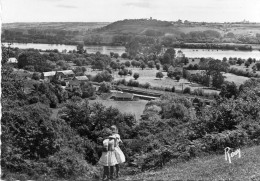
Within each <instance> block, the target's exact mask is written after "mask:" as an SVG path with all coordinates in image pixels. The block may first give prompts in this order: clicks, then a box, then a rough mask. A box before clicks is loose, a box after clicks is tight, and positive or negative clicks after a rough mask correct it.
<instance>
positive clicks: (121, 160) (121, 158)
mask: <svg viewBox="0 0 260 181" xmlns="http://www.w3.org/2000/svg"><path fill="white" fill-rule="evenodd" d="M111 130H112V135H113V136H114V137H115V154H116V160H117V164H116V165H115V166H116V177H117V178H118V176H119V175H118V174H119V164H120V163H124V162H125V155H124V153H123V152H122V150H121V149H120V147H119V143H122V140H121V138H120V135H119V134H118V129H117V127H116V126H115V125H113V126H111Z"/></svg>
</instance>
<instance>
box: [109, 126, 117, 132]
mask: <svg viewBox="0 0 260 181" xmlns="http://www.w3.org/2000/svg"><path fill="white" fill-rule="evenodd" d="M110 129H111V130H112V133H118V129H117V127H116V125H112V126H111V127H110Z"/></svg>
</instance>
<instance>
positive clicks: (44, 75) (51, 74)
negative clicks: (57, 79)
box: [42, 71, 56, 81]
mask: <svg viewBox="0 0 260 181" xmlns="http://www.w3.org/2000/svg"><path fill="white" fill-rule="evenodd" d="M55 75H56V71H51V72H43V73H42V79H44V80H45V81H50V80H51V79H52V77H54V76H55Z"/></svg>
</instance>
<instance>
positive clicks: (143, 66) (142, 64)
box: [140, 62, 146, 70]
mask: <svg viewBox="0 0 260 181" xmlns="http://www.w3.org/2000/svg"><path fill="white" fill-rule="evenodd" d="M140 67H141V68H142V70H144V68H145V67H146V65H145V63H144V62H142V63H141V65H140Z"/></svg>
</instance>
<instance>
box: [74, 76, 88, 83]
mask: <svg viewBox="0 0 260 181" xmlns="http://www.w3.org/2000/svg"><path fill="white" fill-rule="evenodd" d="M72 80H78V81H80V82H87V81H88V77H87V76H85V75H83V76H75V77H74V78H73V79H72Z"/></svg>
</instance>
